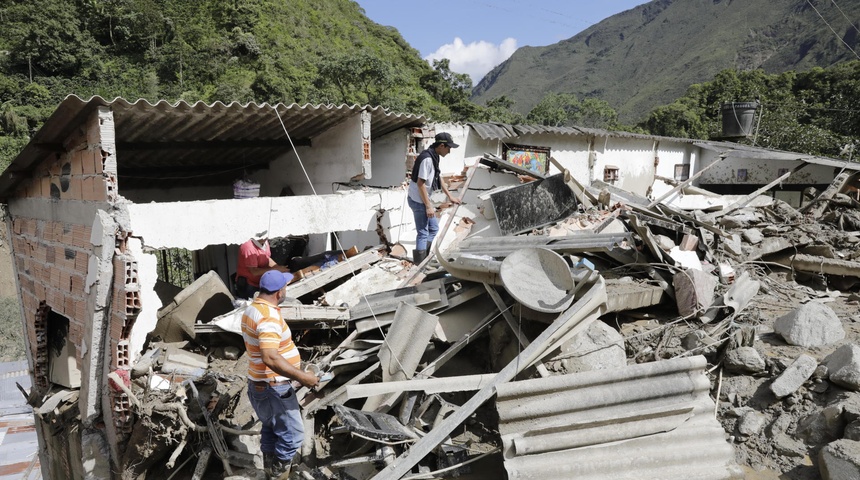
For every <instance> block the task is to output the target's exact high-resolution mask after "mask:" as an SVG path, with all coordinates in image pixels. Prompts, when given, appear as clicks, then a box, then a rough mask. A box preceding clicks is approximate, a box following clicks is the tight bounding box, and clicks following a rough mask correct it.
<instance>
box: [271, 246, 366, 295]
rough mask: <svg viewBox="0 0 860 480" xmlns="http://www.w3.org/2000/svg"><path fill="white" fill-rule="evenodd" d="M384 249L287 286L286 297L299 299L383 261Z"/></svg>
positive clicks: (352, 258) (346, 261)
mask: <svg viewBox="0 0 860 480" xmlns="http://www.w3.org/2000/svg"><path fill="white" fill-rule="evenodd" d="M381 248H382V247H376V248H373V249H371V250H368V251H366V252H362V253H359V254H358V255H356V256H354V257H351V258H347V259H346V260H344V261H342V262H340V263H338V264H337V265H335V266H333V267H330V268H327V269H325V270H323V271H318V272H317V273H314V274H313V275H309V276H307V277H305V278H303V279H301V280H300V281H298V282H295V283H292V284H290V285H287V293H286V295H287V296H288V297H291V298H299V297H301V296H302V295H306V294H308V293H311V292H313V291H314V290H317V289H320V288H322V287H324V286H326V285H328V284H329V283H331V282H333V281H335V280H338V279H340V278H343V277H345V276H347V275H349V274H351V273H352V272H354V271H356V270H358V269H361V268H363V267H366V266H367V265H371V264H374V263H376V262H378V261H379V260H381V259H382V254H381V253H380V252H379V251H380V250H381Z"/></svg>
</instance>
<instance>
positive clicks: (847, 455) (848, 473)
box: [818, 439, 860, 480]
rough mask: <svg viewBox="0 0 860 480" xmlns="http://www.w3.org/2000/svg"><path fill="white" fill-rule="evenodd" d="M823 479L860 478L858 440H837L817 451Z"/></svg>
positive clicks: (850, 479)
mask: <svg viewBox="0 0 860 480" xmlns="http://www.w3.org/2000/svg"><path fill="white" fill-rule="evenodd" d="M818 464H819V469H820V471H821V478H822V479H823V480H857V479H858V478H860V442H857V441H855V440H845V439H842V440H837V441H835V442H833V443H831V444H829V445H827V446H826V447H824V448H822V449H821V451H820V452H818Z"/></svg>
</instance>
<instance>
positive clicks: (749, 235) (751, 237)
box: [741, 228, 764, 245]
mask: <svg viewBox="0 0 860 480" xmlns="http://www.w3.org/2000/svg"><path fill="white" fill-rule="evenodd" d="M741 235H742V236H743V237H744V240H746V241H747V242H748V243H750V244H752V245H756V244H758V243H761V241H762V240H763V239H764V236H763V235H762V234H761V230H759V229H757V228H748V229H746V230H744V231H742V232H741Z"/></svg>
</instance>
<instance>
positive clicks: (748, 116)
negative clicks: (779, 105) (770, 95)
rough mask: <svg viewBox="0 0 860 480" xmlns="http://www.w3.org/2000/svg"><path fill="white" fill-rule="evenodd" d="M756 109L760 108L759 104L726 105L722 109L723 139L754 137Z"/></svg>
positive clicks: (733, 103) (737, 103) (739, 103)
mask: <svg viewBox="0 0 860 480" xmlns="http://www.w3.org/2000/svg"><path fill="white" fill-rule="evenodd" d="M756 108H758V103H757V102H730V103H724V104H723V106H722V108H721V111H722V114H723V137H726V138H733V137H748V136H750V135H752V133H753V121H754V120H755V110H756Z"/></svg>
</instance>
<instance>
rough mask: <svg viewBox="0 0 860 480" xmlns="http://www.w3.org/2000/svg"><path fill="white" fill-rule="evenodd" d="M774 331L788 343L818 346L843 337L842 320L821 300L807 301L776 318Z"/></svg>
mask: <svg viewBox="0 0 860 480" xmlns="http://www.w3.org/2000/svg"><path fill="white" fill-rule="evenodd" d="M773 329H774V331H775V332H776V333H777V334H779V335H780V336H781V337H782V338H783V339H784V340H785V341H786V343H788V344H789V345H798V346H801V347H819V346H822V345H829V344H831V343H834V342H838V341H839V340H842V339H843V338H845V330H844V329H843V328H842V322H841V321H840V320H839V317H837V316H836V313H835V312H834V311H833V309H832V308H830V307H828V306H827V305H825V304H823V303H821V302H809V303H806V304H804V305H801V306H800V307H799V308H798V309H797V310H795V311H793V312H790V313H788V314H786V315H783V316H782V317H780V318H778V319H777V320H776V322H774V325H773Z"/></svg>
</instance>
